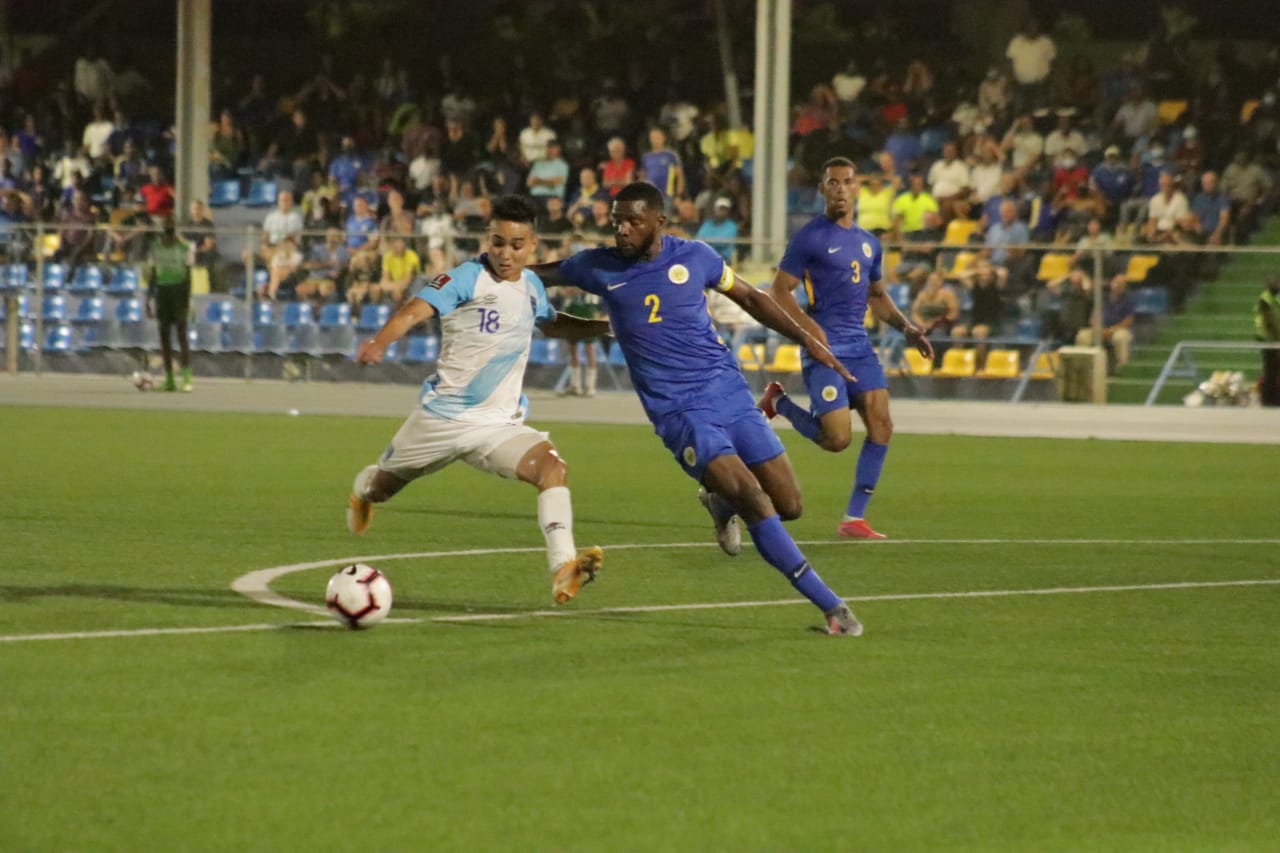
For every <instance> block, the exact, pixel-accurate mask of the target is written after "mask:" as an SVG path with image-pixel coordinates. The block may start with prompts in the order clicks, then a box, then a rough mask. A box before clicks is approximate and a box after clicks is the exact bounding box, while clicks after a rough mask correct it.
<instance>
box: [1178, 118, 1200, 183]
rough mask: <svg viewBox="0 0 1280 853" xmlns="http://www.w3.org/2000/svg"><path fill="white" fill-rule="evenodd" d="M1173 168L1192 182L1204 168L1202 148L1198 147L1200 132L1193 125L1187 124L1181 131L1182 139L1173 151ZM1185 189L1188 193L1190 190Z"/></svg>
mask: <svg viewBox="0 0 1280 853" xmlns="http://www.w3.org/2000/svg"><path fill="white" fill-rule="evenodd" d="M1173 167H1174V168H1175V169H1177V170H1178V173H1179V174H1182V175H1185V176H1186V177H1187V178H1188V179H1189V180H1192V181H1194V180H1195V176H1196V175H1198V174H1199V173H1200V170H1201V169H1202V168H1203V167H1204V148H1203V147H1202V146H1201V145H1200V131H1198V130H1196V127H1195V125H1191V124H1189V125H1187V126H1186V127H1184V128H1183V129H1182V139H1181V140H1180V141H1179V142H1178V147H1177V148H1175V149H1174V151H1173ZM1187 189H1188V191H1190V189H1191V188H1190V187H1188V188H1187Z"/></svg>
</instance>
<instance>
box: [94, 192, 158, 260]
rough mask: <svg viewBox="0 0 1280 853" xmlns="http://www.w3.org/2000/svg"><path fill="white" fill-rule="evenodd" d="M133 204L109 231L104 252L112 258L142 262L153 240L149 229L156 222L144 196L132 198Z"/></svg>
mask: <svg viewBox="0 0 1280 853" xmlns="http://www.w3.org/2000/svg"><path fill="white" fill-rule="evenodd" d="M132 203H133V206H132V208H130V209H129V210H127V211H123V213H124V215H123V216H121V217H119V219H117V220H116V221H115V227H114V228H111V229H110V230H109V231H107V235H106V242H105V248H104V249H103V254H104V255H105V256H106V257H107V258H108V259H111V260H121V261H125V262H127V263H130V264H140V263H142V262H143V261H145V260H146V258H147V250H148V248H149V244H150V242H151V234H150V232H149V230H148V229H150V228H151V226H152V225H154V224H155V221H154V220H153V219H152V218H151V215H150V214H149V213H148V212H147V202H146V199H144V198H143V197H142V196H140V195H139V196H136V197H134V198H133V200H132Z"/></svg>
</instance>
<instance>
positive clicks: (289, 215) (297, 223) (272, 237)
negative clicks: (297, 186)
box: [258, 190, 302, 264]
mask: <svg viewBox="0 0 1280 853" xmlns="http://www.w3.org/2000/svg"><path fill="white" fill-rule="evenodd" d="M301 234H302V212H301V211H299V210H298V209H297V208H296V207H294V205H293V193H292V192H291V191H290V190H280V192H279V193H278V194H277V195H276V209H275V210H273V211H271V212H270V213H268V214H267V216H266V218H265V219H264V220H263V221H262V242H261V244H260V245H259V246H258V258H259V259H260V260H261V261H262V262H263V263H265V264H270V263H271V259H272V258H273V257H274V256H275V250H276V247H277V246H279V245H280V242H281V241H282V240H284V238H285V237H293V238H295V239H296V238H298V237H299V236H300V235H301Z"/></svg>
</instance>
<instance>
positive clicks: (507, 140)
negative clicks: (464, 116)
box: [484, 115, 522, 162]
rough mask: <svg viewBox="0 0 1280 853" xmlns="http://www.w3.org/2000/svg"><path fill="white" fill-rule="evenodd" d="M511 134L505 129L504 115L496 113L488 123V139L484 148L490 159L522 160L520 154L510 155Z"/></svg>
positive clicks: (511, 152)
mask: <svg viewBox="0 0 1280 853" xmlns="http://www.w3.org/2000/svg"><path fill="white" fill-rule="evenodd" d="M512 148H513V146H512V144H511V134H510V133H508V131H507V119H506V116H502V115H496V116H494V117H493V120H492V122H491V124H490V125H489V139H488V140H487V141H486V142H485V144H484V150H485V152H486V153H487V154H488V155H489V157H488V159H490V160H515V161H516V162H522V156H512V155H513V153H514V152H513V151H512Z"/></svg>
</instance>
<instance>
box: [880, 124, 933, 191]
mask: <svg viewBox="0 0 1280 853" xmlns="http://www.w3.org/2000/svg"><path fill="white" fill-rule="evenodd" d="M884 150H885V151H887V152H888V154H889V156H890V157H892V158H893V173H894V174H895V175H897V176H898V177H899V178H901V179H903V180H906V179H907V178H908V176H910V174H911V172H912V170H913V169H915V168H916V167H917V166H918V165H919V163H920V161H921V159H922V158H923V157H924V147H923V146H922V145H921V144H920V134H918V133H916V132H915V131H913V130H912V129H911V122H910V121H909V120H908V119H905V118H903V119H900V120H899V121H898V123H897V124H896V125H895V126H894V129H893V133H891V134H889V136H888V138H886V139H885V141H884Z"/></svg>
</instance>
